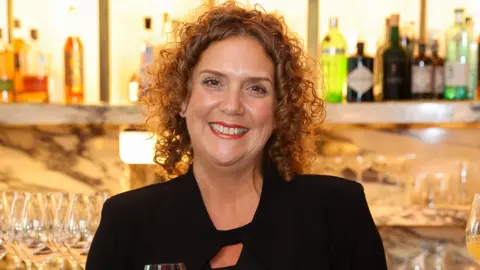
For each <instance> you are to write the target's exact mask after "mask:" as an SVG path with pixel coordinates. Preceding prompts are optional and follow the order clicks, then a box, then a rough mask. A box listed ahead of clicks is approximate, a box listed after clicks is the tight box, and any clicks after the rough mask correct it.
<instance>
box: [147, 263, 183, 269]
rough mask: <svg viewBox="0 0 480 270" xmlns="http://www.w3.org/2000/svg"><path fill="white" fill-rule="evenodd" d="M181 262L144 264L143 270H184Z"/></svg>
mask: <svg viewBox="0 0 480 270" xmlns="http://www.w3.org/2000/svg"><path fill="white" fill-rule="evenodd" d="M186 269H187V268H186V267H185V265H184V264H183V263H167V264H149V265H145V268H144V270H186Z"/></svg>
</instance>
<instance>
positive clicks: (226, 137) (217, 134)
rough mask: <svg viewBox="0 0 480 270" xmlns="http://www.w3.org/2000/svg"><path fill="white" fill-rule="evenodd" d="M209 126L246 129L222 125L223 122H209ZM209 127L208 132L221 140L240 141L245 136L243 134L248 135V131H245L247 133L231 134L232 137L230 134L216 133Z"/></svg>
mask: <svg viewBox="0 0 480 270" xmlns="http://www.w3.org/2000/svg"><path fill="white" fill-rule="evenodd" d="M211 124H215V125H220V126H224V127H227V128H246V127H244V126H240V125H234V124H227V123H224V122H211ZM209 127H210V130H211V131H212V133H213V134H215V136H217V137H220V138H223V139H240V138H243V137H244V136H245V134H247V133H248V130H247V132H245V133H242V134H232V135H230V134H224V133H220V132H218V131H216V130H215V129H213V128H212V127H211V126H210V125H209Z"/></svg>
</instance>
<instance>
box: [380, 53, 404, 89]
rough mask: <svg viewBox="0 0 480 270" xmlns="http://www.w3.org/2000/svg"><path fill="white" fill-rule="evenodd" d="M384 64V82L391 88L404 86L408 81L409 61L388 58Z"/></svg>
mask: <svg viewBox="0 0 480 270" xmlns="http://www.w3.org/2000/svg"><path fill="white" fill-rule="evenodd" d="M384 60H385V62H384V63H383V66H384V70H383V80H384V82H385V83H386V84H387V86H388V85H390V86H404V85H403V84H405V83H406V79H407V68H406V67H407V59H404V58H387V59H384Z"/></svg>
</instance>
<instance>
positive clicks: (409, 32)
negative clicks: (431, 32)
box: [400, 21, 417, 59]
mask: <svg viewBox="0 0 480 270" xmlns="http://www.w3.org/2000/svg"><path fill="white" fill-rule="evenodd" d="M400 43H401V44H402V46H403V48H404V49H405V50H406V51H407V53H408V54H409V55H410V56H412V59H413V55H414V53H415V47H416V46H417V37H416V34H415V22H414V21H410V22H409V24H408V25H405V26H404V27H403V29H402V31H401V36H400Z"/></svg>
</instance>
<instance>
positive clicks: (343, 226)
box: [87, 4, 386, 270]
mask: <svg viewBox="0 0 480 270" xmlns="http://www.w3.org/2000/svg"><path fill="white" fill-rule="evenodd" d="M306 61H307V58H306V56H305V54H304V52H303V50H302V46H301V44H300V42H299V40H298V39H297V38H295V37H294V36H292V35H290V34H289V33H288V31H287V27H286V25H285V23H284V22H283V20H281V19H279V18H277V17H275V16H274V15H271V14H266V13H264V12H261V11H256V10H245V9H243V8H241V7H238V6H236V5H235V4H225V5H223V6H220V7H215V8H213V9H211V10H209V11H207V12H206V13H205V14H204V15H202V16H200V17H199V18H198V19H197V20H196V21H195V22H193V23H189V24H186V25H185V26H184V28H183V30H182V32H181V44H178V46H177V47H176V48H172V49H170V50H165V51H164V52H163V53H162V63H161V67H160V69H159V72H158V73H157V74H156V76H155V84H154V85H153V86H152V87H151V89H147V90H146V92H145V93H144V94H145V101H146V104H147V105H148V106H149V109H150V110H149V111H150V112H153V116H152V118H151V119H150V121H148V122H149V123H150V124H151V125H152V129H153V130H154V131H155V132H156V133H157V134H162V137H161V139H159V141H158V142H157V146H156V156H155V161H156V162H157V163H159V164H160V165H161V167H162V168H163V170H164V171H165V172H166V173H168V175H171V176H178V175H179V176H178V177H176V178H175V179H173V180H170V181H168V182H165V183H161V184H156V185H152V186H148V187H145V188H142V189H139V190H134V191H130V192H127V193H124V194H120V195H117V196H115V197H113V198H111V199H109V200H108V201H107V202H106V203H105V205H104V209H103V213H102V220H101V223H100V226H99V228H98V231H97V233H96V235H95V238H94V240H93V243H92V246H91V249H90V253H89V256H88V261H87V269H88V270H96V269H98V270H100V269H128V270H130V269H143V267H144V266H145V265H147V264H161V263H179V262H181V263H184V264H185V265H186V267H187V269H189V270H192V269H193V270H200V269H249V270H255V269H275V270H277V269H362V270H364V269H369V270H372V269H386V263H385V256H384V250H383V246H382V242H381V238H380V236H379V233H378V231H377V229H376V227H375V224H374V222H373V219H372V217H371V214H370V212H369V209H368V206H367V203H366V200H365V195H364V193H363V189H362V187H361V185H360V184H358V183H356V182H352V181H348V180H344V179H339V178H335V177H331V176H320V175H307V174H304V173H303V172H305V171H306V170H307V169H308V164H310V163H311V160H312V157H313V155H314V153H313V152H312V151H311V149H313V148H311V147H308V145H307V143H308V142H312V140H313V139H311V138H310V137H309V136H310V134H311V132H310V130H311V128H312V121H313V120H314V117H316V116H318V115H320V114H321V113H322V110H323V107H322V101H321V100H320V99H319V98H318V97H317V96H316V89H315V88H314V85H313V83H312V81H311V80H309V77H308V76H307V75H308V68H307V65H306ZM154 123H156V124H154ZM307 150H308V151H307ZM185 171H186V172H185Z"/></svg>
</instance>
